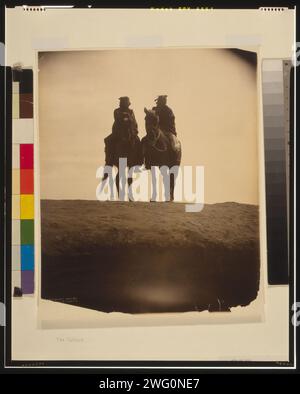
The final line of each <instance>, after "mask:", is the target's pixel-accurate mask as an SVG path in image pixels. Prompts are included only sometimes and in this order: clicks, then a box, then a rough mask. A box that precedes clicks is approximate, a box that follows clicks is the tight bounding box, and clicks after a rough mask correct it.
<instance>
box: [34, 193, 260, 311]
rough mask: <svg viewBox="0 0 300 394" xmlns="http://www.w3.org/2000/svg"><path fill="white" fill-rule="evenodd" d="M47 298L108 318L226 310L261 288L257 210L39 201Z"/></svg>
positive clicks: (246, 301) (226, 205)
mask: <svg viewBox="0 0 300 394" xmlns="http://www.w3.org/2000/svg"><path fill="white" fill-rule="evenodd" d="M41 219H42V221H41V229H42V298H44V299H50V300H53V301H59V302H64V303H68V304H72V305H77V306H81V307H86V308H91V309H96V310H100V311H105V312H111V311H118V312H129V313H149V312H177V311H202V310H207V309H208V310H211V311H213V310H218V309H220V308H221V309H222V310H226V309H228V308H231V307H233V306H238V305H242V306H245V305H248V304H249V303H250V302H251V301H253V300H254V299H255V298H256V296H257V291H258V287H259V266H260V264H259V226H258V208H257V207H256V206H252V205H246V204H237V203H222V204H212V205H205V207H204V209H203V210H202V211H201V212H199V213H186V212H185V211H184V205H183V204H176V203H140V202H136V203H128V202H99V201H82V200H81V201H69V200H65V201H57V200H43V201H42V202H41Z"/></svg>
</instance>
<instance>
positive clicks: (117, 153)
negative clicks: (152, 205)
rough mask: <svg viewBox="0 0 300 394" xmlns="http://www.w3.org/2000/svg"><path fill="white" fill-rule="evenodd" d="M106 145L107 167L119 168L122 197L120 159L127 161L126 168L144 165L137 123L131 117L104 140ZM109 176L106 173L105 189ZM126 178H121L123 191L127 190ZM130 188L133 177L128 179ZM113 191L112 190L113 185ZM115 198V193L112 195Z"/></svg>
mask: <svg viewBox="0 0 300 394" xmlns="http://www.w3.org/2000/svg"><path fill="white" fill-rule="evenodd" d="M104 143H105V166H109V167H113V166H115V167H116V168H117V175H116V179H115V182H116V186H117V191H118V196H119V197H120V175H119V173H120V159H126V167H128V168H131V167H135V166H141V165H142V164H143V156H142V145H141V140H140V138H139V136H138V135H137V130H136V123H135V121H134V120H133V119H131V118H130V117H129V119H128V121H127V122H124V123H123V124H122V125H121V127H120V129H119V130H117V131H116V132H113V133H111V134H110V135H109V136H108V137H106V138H105V139H104ZM108 176H109V174H108V173H107V172H106V173H105V174H104V176H103V178H102V182H103V188H104V186H105V181H106V179H107V178H108ZM125 182H126V180H125V177H124V176H122V177H121V188H122V189H121V190H122V192H123V191H124V190H125ZM127 182H128V186H130V185H131V184H132V177H129V178H128V181H127ZM110 186H111V190H112V185H110ZM111 197H113V193H112V195H111Z"/></svg>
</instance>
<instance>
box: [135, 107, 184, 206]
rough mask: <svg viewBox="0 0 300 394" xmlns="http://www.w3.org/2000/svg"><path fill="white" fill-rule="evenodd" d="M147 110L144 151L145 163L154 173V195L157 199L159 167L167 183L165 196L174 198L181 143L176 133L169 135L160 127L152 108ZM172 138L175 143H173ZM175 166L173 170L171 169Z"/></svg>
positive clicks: (143, 140)
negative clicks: (157, 169) (157, 172)
mask: <svg viewBox="0 0 300 394" xmlns="http://www.w3.org/2000/svg"><path fill="white" fill-rule="evenodd" d="M144 111H145V114H146V116H145V127H146V133H147V135H146V136H145V137H144V138H143V139H142V141H141V142H142V151H143V156H144V164H145V167H146V168H147V169H151V174H152V197H151V200H152V201H155V200H156V194H157V192H156V170H155V168H157V167H159V169H160V172H161V174H162V176H163V182H164V185H165V197H166V200H167V201H173V200H174V188H175V181H176V176H177V173H178V167H179V166H180V162H181V143H180V141H179V140H178V139H177V137H175V136H174V135H171V134H170V135H167V134H166V133H164V132H163V131H162V130H161V129H160V128H159V118H158V116H157V115H156V113H155V112H154V111H152V110H147V108H145V109H144ZM171 138H174V141H175V143H173V144H172V142H171ZM172 167H173V170H172V171H170V169H171V168H172Z"/></svg>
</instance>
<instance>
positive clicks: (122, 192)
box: [116, 168, 133, 201]
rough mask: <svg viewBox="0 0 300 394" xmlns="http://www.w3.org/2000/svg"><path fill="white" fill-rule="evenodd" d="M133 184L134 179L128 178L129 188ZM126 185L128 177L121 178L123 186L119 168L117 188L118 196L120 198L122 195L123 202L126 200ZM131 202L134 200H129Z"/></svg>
mask: <svg viewBox="0 0 300 394" xmlns="http://www.w3.org/2000/svg"><path fill="white" fill-rule="evenodd" d="M132 182H133V179H132V178H128V180H127V183H128V187H130V185H131V184H132ZM125 185H126V177H125V176H122V177H121V184H120V172H119V168H118V172H117V176H116V186H117V191H118V196H119V198H120V194H121V200H122V201H124V200H125ZM120 186H121V192H120ZM129 200H131V201H132V198H131V199H129Z"/></svg>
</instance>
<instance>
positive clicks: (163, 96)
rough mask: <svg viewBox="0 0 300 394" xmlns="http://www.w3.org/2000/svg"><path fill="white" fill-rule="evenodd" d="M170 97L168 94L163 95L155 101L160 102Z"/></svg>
mask: <svg viewBox="0 0 300 394" xmlns="http://www.w3.org/2000/svg"><path fill="white" fill-rule="evenodd" d="M167 97H168V96H167V95H166V94H164V95H162V96H158V97H157V98H156V99H155V100H154V101H160V100H163V99H166V98H167Z"/></svg>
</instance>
